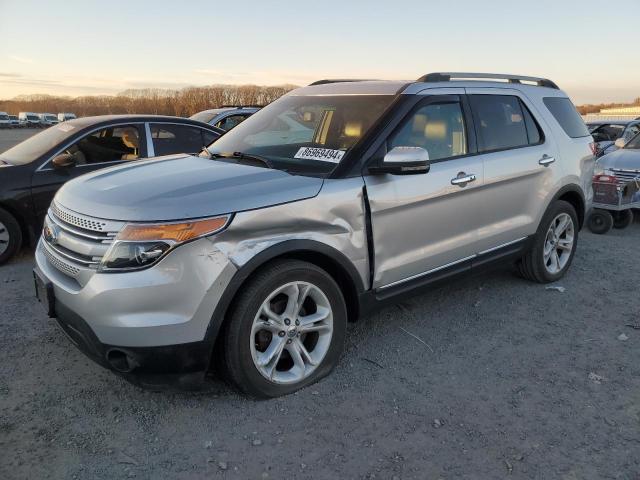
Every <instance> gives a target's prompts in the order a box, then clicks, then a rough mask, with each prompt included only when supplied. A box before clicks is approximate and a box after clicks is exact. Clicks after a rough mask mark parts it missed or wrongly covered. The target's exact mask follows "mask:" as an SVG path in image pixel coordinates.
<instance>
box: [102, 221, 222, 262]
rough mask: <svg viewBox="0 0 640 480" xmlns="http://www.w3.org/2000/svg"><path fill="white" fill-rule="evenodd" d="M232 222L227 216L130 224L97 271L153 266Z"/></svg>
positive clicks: (119, 235)
mask: <svg viewBox="0 0 640 480" xmlns="http://www.w3.org/2000/svg"><path fill="white" fill-rule="evenodd" d="M230 221H231V216H224V217H216V218H207V219H204V220H193V221H188V222H180V223H153V224H149V223H129V224H127V225H125V226H124V228H123V229H122V230H121V231H120V233H118V235H117V236H116V238H115V241H114V242H113V245H111V247H110V248H109V250H108V251H107V253H106V254H105V256H104V257H103V258H102V261H101V263H100V266H99V267H98V271H99V272H119V271H120V272H121V271H130V270H140V269H143V268H147V267H150V266H151V265H153V264H155V263H156V262H158V261H159V260H160V259H161V258H162V257H164V256H165V255H166V254H167V253H168V252H169V251H171V250H173V249H174V248H176V247H178V246H180V245H182V244H183V243H187V242H190V241H191V240H195V239H197V238H201V237H206V236H208V235H213V234H214V233H218V232H220V231H222V230H223V229H224V228H226V226H227V225H228V224H229V222H230Z"/></svg>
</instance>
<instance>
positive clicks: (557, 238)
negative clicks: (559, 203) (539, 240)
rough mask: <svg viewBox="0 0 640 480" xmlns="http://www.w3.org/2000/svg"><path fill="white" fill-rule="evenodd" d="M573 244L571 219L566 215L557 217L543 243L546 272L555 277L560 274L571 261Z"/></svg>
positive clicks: (573, 229) (562, 214)
mask: <svg viewBox="0 0 640 480" xmlns="http://www.w3.org/2000/svg"><path fill="white" fill-rule="evenodd" d="M574 243H575V227H574V225H573V219H572V218H571V216H570V215H569V214H567V213H561V214H559V215H557V216H556V217H555V218H554V219H553V221H552V222H551V225H550V226H549V230H547V235H546V237H545V241H544V250H543V259H544V267H545V269H546V270H547V272H549V273H551V274H552V275H555V274H557V273H559V272H561V271H562V270H563V269H564V267H565V266H566V265H567V263H568V262H569V260H570V259H571V253H572V252H573V247H574Z"/></svg>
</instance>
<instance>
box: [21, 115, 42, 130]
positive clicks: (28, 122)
mask: <svg viewBox="0 0 640 480" xmlns="http://www.w3.org/2000/svg"><path fill="white" fill-rule="evenodd" d="M18 119H19V120H20V123H21V124H22V126H24V127H39V126H40V117H39V116H38V114H37V113H33V112H20V113H18Z"/></svg>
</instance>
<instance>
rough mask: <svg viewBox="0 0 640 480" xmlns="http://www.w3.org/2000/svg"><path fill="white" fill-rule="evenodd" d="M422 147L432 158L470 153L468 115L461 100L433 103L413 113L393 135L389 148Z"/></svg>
mask: <svg viewBox="0 0 640 480" xmlns="http://www.w3.org/2000/svg"><path fill="white" fill-rule="evenodd" d="M394 147H422V148H424V149H426V150H427V152H429V158H430V159H431V160H438V159H442V158H449V157H457V156H459V155H464V154H465V153H467V136H466V130H465V125H464V115H463V113H462V107H461V106H460V104H459V103H457V102H454V103H432V104H429V105H425V106H423V107H420V108H418V109H417V110H416V111H414V112H413V113H411V114H410V115H409V116H408V117H407V118H406V119H405V120H404V121H403V123H402V124H401V125H400V127H399V128H398V129H397V130H396V131H395V132H394V133H393V134H392V135H391V137H390V139H389V142H388V145H387V148H388V150H391V149H392V148H394Z"/></svg>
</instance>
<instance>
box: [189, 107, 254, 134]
mask: <svg viewBox="0 0 640 480" xmlns="http://www.w3.org/2000/svg"><path fill="white" fill-rule="evenodd" d="M260 108H262V107H258V106H225V107H220V108H214V109H212V110H204V111H202V112H198V113H196V114H195V115H191V117H189V118H191V119H192V120H197V121H199V122H204V123H208V124H209V125H213V126H214V127H217V128H221V129H222V130H224V131H229V130H231V129H232V128H233V127H235V126H236V125H238V124H240V123H241V122H243V121H244V120H246V119H247V118H249V117H250V116H251V115H253V114H254V113H256V112H257V111H258V110H260Z"/></svg>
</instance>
